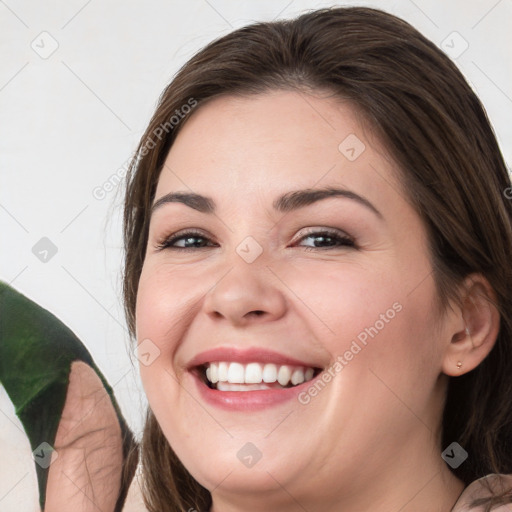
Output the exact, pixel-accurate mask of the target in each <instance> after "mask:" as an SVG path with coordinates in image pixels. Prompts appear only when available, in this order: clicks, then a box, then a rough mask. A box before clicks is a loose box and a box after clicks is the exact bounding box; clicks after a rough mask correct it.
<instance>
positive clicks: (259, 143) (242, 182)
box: [155, 91, 398, 202]
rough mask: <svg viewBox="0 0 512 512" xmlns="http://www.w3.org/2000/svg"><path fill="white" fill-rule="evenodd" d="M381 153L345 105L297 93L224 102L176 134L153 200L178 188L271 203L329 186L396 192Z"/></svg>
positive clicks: (199, 112)
mask: <svg viewBox="0 0 512 512" xmlns="http://www.w3.org/2000/svg"><path fill="white" fill-rule="evenodd" d="M384 150H385V148H383V147H382V146H381V144H380V142H379V141H378V140H377V138H376V137H375V136H374V134H373V133H372V131H371V129H369V127H368V126H365V125H364V124H363V123H362V122H361V118H360V116H359V115H358V112H357V110H356V109H354V108H353V107H352V106H351V105H350V104H349V103H348V102H343V101H341V100H339V99H334V98H332V97H329V98H328V97H326V95H323V97H321V95H320V94H318V95H317V94H315V95H311V94H306V93H303V92H296V91H273V92H269V93H264V94H258V95H250V96H243V97H239V96H237V97H235V96H222V97H218V98H214V99H212V100H209V101H208V102H207V103H206V104H204V105H201V106H199V107H197V108H196V110H195V111H194V112H193V114H192V115H191V116H190V118H188V119H187V121H186V123H185V124H184V125H183V127H182V128H181V131H180V132H179V134H178V136H177V138H176V140H175V141H174V144H173V146H172V148H171V150H170V152H169V154H168V156H167V159H166V162H165V166H164V169H163V170H162V173H161V175H160V178H159V182H158V186H157V191H156V195H155V198H158V197H160V196H162V195H164V194H166V193H167V192H169V191H176V190H179V191H193V192H197V193H205V194H208V195H211V196H215V197H216V198H219V202H222V200H223V199H225V200H231V201H232V200H233V199H234V198H237V199H239V200H241V201H242V202H243V201H245V200H250V199H251V197H254V196H255V195H256V196H257V197H259V198H261V197H263V196H265V197H267V198H268V200H269V202H270V201H272V198H273V197H274V196H277V195H278V194H279V193H282V192H287V191H289V190H291V189H298V188H307V187H315V186H331V185H339V186H345V187H350V188H352V189H354V190H355V191H356V192H357V191H359V192H364V193H365V195H367V196H371V197H374V198H375V197H376V196H378V195H382V194H384V196H385V195H386V194H392V193H393V192H394V193H395V194H396V190H395V191H393V187H391V189H390V183H392V182H395V181H396V173H395V172H394V171H393V165H392V163H391V162H390V160H389V158H385V157H384V156H383V153H384ZM388 189H390V190H388ZM395 189H398V185H397V184H395ZM274 192H275V193H274Z"/></svg>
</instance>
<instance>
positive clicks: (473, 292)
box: [442, 274, 500, 377]
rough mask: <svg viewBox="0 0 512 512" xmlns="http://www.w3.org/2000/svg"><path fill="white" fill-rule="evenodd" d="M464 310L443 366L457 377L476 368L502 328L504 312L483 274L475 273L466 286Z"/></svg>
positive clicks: (468, 278) (454, 330)
mask: <svg viewBox="0 0 512 512" xmlns="http://www.w3.org/2000/svg"><path fill="white" fill-rule="evenodd" d="M462 290H463V292H462V297H461V299H462V310H461V311H460V313H461V314H459V315H457V318H456V319H455V318H454V321H453V322H452V325H453V326H452V327H451V341H450V343H449V345H448V346H447V347H446V351H445V353H444V357H443V361H442V369H443V372H444V373H445V374H446V375H450V376H453V377H457V376H459V375H463V374H464V373H467V372H469V371H471V370H473V369H474V368H476V367H477V366H478V365H479V364H480V363H481V362H482V361H483V360H484V359H485V358H486V357H487V355H488V354H489V352H490V351H491V349H492V348H493V347H494V344H495V342H496V338H497V337H498V332H499V329H500V314H499V311H498V309H497V307H496V303H497V301H496V296H495V293H494V290H493V289H492V287H491V285H490V284H489V282H488V281H487V279H485V277H483V276H482V275H481V274H471V275H469V276H468V277H466V279H465V280H464V283H463V286H462Z"/></svg>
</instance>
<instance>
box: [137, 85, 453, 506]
mask: <svg viewBox="0 0 512 512" xmlns="http://www.w3.org/2000/svg"><path fill="white" fill-rule="evenodd" d="M327 189H333V190H334V189H338V190H339V191H340V192H339V193H338V194H332V195H326V194H324V193H323V192H322V191H325V190H327ZM314 191H317V192H316V193H313V192H314ZM306 192H307V194H306ZM177 193H179V194H183V195H182V196H181V200H180V198H179V197H174V199H173V198H172V197H171V196H168V194H177ZM196 194H197V195H198V196H203V197H204V198H203V197H196ZM166 197H167V201H164V200H163V199H164V198H166ZM205 198H207V199H205ZM160 200H163V201H160ZM155 203H158V206H157V207H156V208H155V209H154V211H153V214H152V217H151V223H150V229H149V241H148V245H147V252H146V257H145V261H144V266H143V269H142V274H141V277H140V283H139V290H138V300H137V310H136V319H137V338H138V342H139V343H142V345H141V349H140V351H141V352H143V353H145V355H142V356H141V355H139V357H140V358H141V366H140V371H141V376H142V381H143V384H144V388H145V391H146V393H147V397H148V400H149V403H150V406H151V408H152V410H153V412H154V414H155V415H156V418H157V420H158V422H159V424H160V425H161V428H162V430H163V432H164V434H165V436H166V438H167V439H168V441H169V442H170V444H171V446H172V447H173V449H174V450H175V452H176V453H177V455H178V456H179V458H180V459H181V461H182V462H183V463H184V465H185V466H186V468H187V469H188V470H189V471H190V472H191V474H192V475H193V476H194V477H195V478H196V479H197V480H198V481H199V482H200V483H201V484H202V485H203V486H205V487H206V488H207V489H209V490H210V491H212V493H213V496H214V502H215V499H216V497H218V499H219V500H220V499H224V498H225V497H227V496H232V497H235V496H236V495H237V493H238V492H243V496H244V497H247V496H250V495H251V493H254V496H253V497H254V499H257V497H259V496H262V494H261V492H262V491H265V492H266V494H265V496H266V497H267V498H268V497H271V496H275V497H276V500H277V501H279V497H282V498H283V500H286V499H288V500H289V499H290V496H293V497H294V499H296V500H297V501H299V502H301V503H306V502H307V496H312V495H316V496H318V495H320V494H321V495H322V496H324V497H325V499H326V500H329V499H330V498H332V499H333V500H335V499H336V494H337V493H340V492H344V491H347V489H349V490H350V491H351V492H354V493H356V492H357V491H358V489H359V490H360V489H368V487H367V484H368V481H369V480H373V481H375V479H379V481H381V480H382V479H383V478H384V479H386V478H389V480H390V481H392V482H394V483H396V478H397V476H398V475H399V472H402V473H401V474H402V476H404V475H406V476H407V477H409V475H410V473H411V466H408V465H407V463H406V461H407V460H413V459H414V460H421V461H422V464H421V465H420V466H421V467H418V466H417V464H415V465H414V466H413V467H414V471H415V472H417V473H418V474H423V473H422V472H423V471H424V469H423V467H424V468H428V470H430V469H431V468H432V467H434V466H435V465H436V464H438V463H442V460H441V457H440V452H439V451H438V448H439V446H438V439H437V437H436V436H435V435H433V434H432V431H434V428H435V427H436V426H437V425H438V422H439V421H440V418H441V412H442V397H443V392H444V389H445V388H444V385H445V384H446V381H445V377H444V376H443V377H441V378H439V376H440V373H441V364H442V358H443V347H444V345H445V344H446V336H447V334H446V332H444V331H443V325H442V324H439V321H438V320H439V319H438V318H436V314H435V311H436V310H435V307H436V303H435V300H436V292H435V288H434V281H433V277H432V268H431V264H430V260H429V256H428V250H427V239H426V232H425V229H424V227H423V225H422V223H421V221H420V218H419V217H418V215H417V214H416V212H415V211H414V210H413V208H412V207H411V206H410V205H409V203H408V202H407V201H406V199H405V197H404V194H403V193H402V192H401V188H400V185H399V183H398V181H397V173H396V170H395V168H394V164H393V162H392V161H391V160H390V159H389V158H387V157H386V156H385V155H384V148H382V146H380V145H379V142H378V140H377V139H375V138H374V137H373V136H372V135H371V133H369V131H368V129H366V130H365V129H363V126H362V125H361V124H360V123H359V122H358V118H357V116H356V115H355V112H354V110H353V109H352V108H351V107H350V106H349V105H348V104H346V103H341V102H339V101H336V100H334V99H332V98H331V99H326V98H320V97H318V96H311V95H306V94H301V93H298V92H287V91H278V92H272V93H267V94H262V95H257V96H251V97H243V98H241V97H238V98H234V97H223V98H216V99H214V100H212V101H210V102H208V103H207V104H205V105H203V106H201V107H198V108H197V110H196V111H195V112H193V113H192V115H191V117H190V118H189V119H188V120H187V122H186V124H185V125H184V126H183V128H182V130H181V132H180V133H179V135H178V137H177V139H176V141H175V143H174V145H173V146H172V149H171V151H170V153H169V155H168V157H167V160H166V163H165V167H164V169H163V170H162V173H161V176H160V178H159V182H158V186H157V190H156V195H155ZM189 231H193V233H192V234H190V233H189ZM171 235H172V236H173V237H174V238H175V240H170V241H168V243H167V247H165V248H163V249H160V250H159V249H158V248H157V245H158V244H159V243H161V242H163V241H164V240H168V239H170V238H171ZM436 320H437V322H436ZM206 373H208V377H209V378H210V379H211V380H213V381H215V380H217V379H220V381H221V382H220V383H219V382H217V383H214V384H210V385H209V384H207V376H206ZM290 379H291V380H292V383H293V384H290V383H289V382H290ZM304 379H310V380H308V381H307V382H303V383H301V382H302V381H303V380H304ZM276 380H277V382H276ZM266 381H268V382H266ZM361 470H364V471H361ZM426 471H427V469H425V472H426ZM404 472H405V473H404ZM430 476H432V475H431V473H430V475H429V477H430ZM426 481H427V478H425V479H424V482H426ZM344 486H346V487H344ZM233 499H235V498H233ZM277 501H276V502H277Z"/></svg>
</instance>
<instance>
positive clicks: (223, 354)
mask: <svg viewBox="0 0 512 512" xmlns="http://www.w3.org/2000/svg"><path fill="white" fill-rule="evenodd" d="M216 361H229V362H231V361H233V362H237V363H241V364H247V363H274V364H277V365H290V366H304V367H306V368H321V365H319V364H317V363H314V362H311V361H308V362H306V361H300V360H299V359H296V358H294V357H291V356H287V355H284V354H281V353H279V352H275V351H273V350H268V349H266V348H260V347H249V348H243V349H242V348H237V347H216V348H211V349H209V350H205V351H204V352H200V353H199V354H197V355H196V356H194V357H193V358H192V359H191V360H190V362H189V363H188V365H187V367H188V369H192V368H194V367H197V366H201V365H204V364H206V363H213V362H216Z"/></svg>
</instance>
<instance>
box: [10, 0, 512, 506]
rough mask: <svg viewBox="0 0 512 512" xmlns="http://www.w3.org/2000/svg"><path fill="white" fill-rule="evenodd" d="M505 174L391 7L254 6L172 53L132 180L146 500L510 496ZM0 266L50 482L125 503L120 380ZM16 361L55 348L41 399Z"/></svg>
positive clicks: (128, 299) (128, 289)
mask: <svg viewBox="0 0 512 512" xmlns="http://www.w3.org/2000/svg"><path fill="white" fill-rule="evenodd" d="M510 187H511V183H510V179H509V177H508V174H507V172H506V168H505V164H504V162H503V158H502V156H501V154H500V151H499V148H498V145H497V143H496V140H495V137H494V134H493V131H492V129H491V127H490V125H489V122H488V120H487V117H486V114H485V111H484V109H483V107H482V105H481V104H480V102H479V100H478V99H477V98H476V96H475V94H474V93H473V92H472V90H471V89H470V87H469V86H468V84H467V83H466V81H465V80H464V78H463V77H462V75H461V74H460V72H459V71H458V70H457V68H456V67H455V65H454V64H453V63H452V62H451V61H450V60H449V59H448V58H447V57H446V56H445V55H444V54H443V53H442V52H441V51H440V50H438V49H437V47H436V46H435V45H433V44H432V43H431V42H429V41H428V40H426V39H425V38H424V37H423V36H421V35H420V34H419V33H418V32H417V31H416V30H415V29H413V28H412V27H411V26H410V25H408V24H407V23H405V22H403V21H401V20H399V19H397V18H395V17H394V16H391V15H389V14H386V13H384V12H381V11H378V10H374V9H368V8H332V9H323V10H317V11H313V12H310V13H307V14H304V15H302V16H300V17H299V18H297V19H294V20H290V21H279V22H273V23H259V24H254V25H251V26H248V27H245V28H243V29H240V30H236V31H234V32H232V33H231V34H228V35H227V36H224V37H222V38H220V39H218V40H216V41H214V42H212V43H211V44H209V45H208V46H207V47H206V48H204V49H203V50H202V51H200V52H199V53H198V54H197V55H196V56H194V57H193V58H192V59H191V60H190V61H189V62H187V63H186V64H185V65H184V67H183V68H182V69H181V70H180V72H179V73H178V74H177V76H176V77H175V79H174V80H173V82H172V83H171V84H170V85H169V86H168V88H167V89H166V90H165V91H164V93H163V95H162V97H161V100H160V103H159V105H158V107H157V110H156V112H155V114H154V116H153V119H152V120H151V122H150V124H149V126H148V128H147V130H146V132H145V134H144V135H143V137H142V139H141V142H140V145H139V148H138V152H137V155H136V158H135V159H134V161H133V163H132V166H131V170H130V174H129V176H128V180H127V188H126V198H125V217H124V237H125V250H126V255H125V268H124V301H125V310H126V316H127V320H128V324H129V328H130V332H131V335H132V337H133V338H134V341H135V340H136V342H137V345H138V352H139V360H140V361H141V365H140V371H141V376H142V381H143V384H144V388H145V391H146V394H147V397H148V401H149V406H150V408H149V410H148V415H147V422H146V426H145V431H144V437H143V440H142V445H141V455H142V469H143V477H144V478H143V480H142V482H143V495H144V501H145V505H146V507H147V509H148V510H149V511H150V512H157V511H158V512H162V511H188V512H192V511H194V510H196V511H201V512H203V511H211V512H226V511H233V510H244V511H259V510H265V511H267V510H280V511H292V510H308V511H310V512H313V511H322V512H330V511H338V510H344V511H349V512H353V511H361V510H379V511H380V510H382V511H384V510H386V511H387V510H393V511H396V510H401V511H402V512H407V511H415V512H417V511H425V512H426V511H429V512H430V511H432V510H443V511H445V510H446V511H449V510H451V511H452V512H464V511H467V510H472V511H477V510H478V511H482V510H485V511H490V510H494V511H500V512H503V511H505V510H510V509H511V503H512V491H511V488H512V482H511V480H512V476H511V475H508V474H509V473H512V443H511V441H512V408H511V407H512V406H511V405H510V400H509V397H510V396H511V393H512V379H511V377H510V375H511V365H512V362H511V361H512V353H511V352H512V347H511V343H512V336H511V335H512V333H511V329H512V326H511V311H512V304H511V292H510V290H511V289H512V275H511V271H510V269H509V261H508V255H509V254H510V248H511V246H512V233H511V222H510V221H511V216H512V211H511V205H510V202H509V200H508V199H507V197H510V190H512V189H511V188H510ZM0 292H1V293H0V299H1V300H0V306H1V308H0V309H1V310H2V315H0V317H2V319H7V318H8V319H9V321H8V322H7V321H5V322H3V324H2V333H1V334H2V335H1V336H0V341H2V343H0V349H2V350H3V351H4V352H3V354H4V357H3V359H2V358H0V362H2V361H4V364H3V365H0V370H1V371H0V380H2V382H3V383H4V385H5V387H6V389H7V390H8V392H10V394H11V395H12V397H13V401H14V402H15V405H16V406H17V410H18V411H23V414H24V416H23V417H22V419H24V420H25V423H24V425H25V428H26V431H27V432H29V433H30V432H32V437H31V443H32V446H33V448H37V450H36V457H37V456H40V457H42V458H43V459H45V460H46V459H48V464H50V455H49V454H50V452H46V451H45V450H46V448H41V446H42V445H41V444H40V443H41V440H47V441H51V442H50V443H49V444H50V445H52V446H53V448H55V450H56V452H57V453H58V458H57V459H56V460H54V461H53V462H51V465H48V464H45V467H44V468H38V477H39V483H40V489H41V492H42V494H41V503H42V504H44V498H45V496H44V491H46V494H47V497H48V499H47V500H46V508H47V509H48V510H50V509H51V510H69V509H70V508H72V509H73V510H75V509H76V510H78V509H80V510H89V509H91V510H95V509H97V508H101V509H102V510H121V509H123V510H127V509H126V507H124V500H125V497H126V495H127V491H128V486H129V483H130V481H132V478H133V471H134V469H135V467H134V466H135V464H136V458H137V449H136V447H135V443H134V441H133V439H132V436H131V433H130V432H129V430H128V428H127V426H126V424H125V423H124V420H123V419H122V417H121V416H120V414H119V410H118V409H117V406H116V403H115V400H113V397H112V396H111V398H110V400H109V395H110V394H111V389H110V388H109V387H108V385H107V384H106V381H105V379H104V378H103V377H102V376H101V375H100V374H99V370H98V369H97V368H96V367H95V366H94V364H93V361H92V359H91V358H90V356H89V355H88V354H87V353H85V352H84V350H83V347H82V346H81V344H80V343H79V341H78V340H75V339H74V338H73V336H72V334H71V333H69V332H68V333H67V334H66V336H67V339H68V340H72V343H71V342H67V343H64V342H62V340H60V341H61V342H62V343H61V344H60V345H58V344H57V343H56V341H55V338H56V337H55V335H54V332H57V331H55V329H56V328H54V327H52V329H54V330H52V329H50V330H48V326H47V324H48V322H49V320H48V318H49V317H48V316H47V315H46V313H44V312H41V311H39V313H38V314H39V318H40V319H42V320H41V322H42V323H41V325H42V326H43V327H44V326H45V325H46V328H47V331H45V332H47V333H49V334H48V335H47V336H46V342H48V343H50V344H51V346H52V347H53V350H54V352H55V354H56V355H55V356H54V355H53V353H54V352H51V354H50V353H48V352H47V351H46V350H42V348H41V343H39V341H38V340H39V338H38V337H37V336H42V334H41V333H42V332H43V328H42V327H41V325H39V324H38V325H35V323H34V322H35V321H34V314H32V313H31V314H28V313H27V312H28V311H29V308H33V306H28V305H26V304H27V302H26V301H24V300H23V299H21V298H20V297H18V296H17V295H16V294H15V293H14V292H12V291H10V290H8V289H7V288H6V287H3V291H2V290H0ZM21 310H23V311H25V313H26V314H25V317H23V316H18V311H21ZM29 325H30V333H36V334H37V335H36V334H34V336H32V334H30V333H29V334H30V336H29V335H26V336H25V338H26V340H29V341H30V342H31V343H32V345H31V346H32V348H27V349H26V351H25V352H23V350H22V349H21V348H20V344H19V343H18V338H17V336H18V333H19V332H20V329H21V330H26V329H28V327H27V328H25V326H29ZM58 332H61V333H62V332H64V330H63V328H61V327H59V328H58ZM4 338H5V339H6V340H8V343H4V341H5V340H4ZM27 347H28V345H27ZM72 347H74V348H72ZM10 350H12V351H13V354H11V353H10V352H9V351H10ZM37 350H39V351H42V353H43V354H45V357H46V359H47V360H48V361H49V362H48V363H45V364H42V362H44V361H43V360H42V359H41V357H37V358H34V357H32V360H33V361H32V362H33V363H34V364H33V365H32V366H30V365H28V366H27V364H26V363H27V360H28V359H30V358H28V357H27V354H32V356H33V355H34V354H35V353H37ZM5 354H8V355H9V357H6V356H5ZM59 354H60V355H59ZM13 361H18V363H19V365H21V366H20V368H21V369H22V371H21V374H23V372H25V374H26V373H27V371H26V368H28V367H30V368H32V369H34V368H36V369H37V370H38V373H37V372H36V373H37V374H41V375H42V376H43V377H44V378H45V379H46V378H49V376H50V375H51V376H52V378H53V377H55V375H54V374H55V372H53V371H52V372H48V371H47V370H48V365H49V364H52V365H54V366H55V365H56V366H59V365H60V366H59V368H60V369H61V370H62V372H61V373H60V374H59V380H58V382H57V383H56V384H55V385H56V386H57V388H58V393H59V399H58V400H56V399H55V398H53V402H54V404H53V405H54V407H53V408H51V409H48V410H49V412H47V416H48V418H49V419H46V420H45V419H44V418H43V419H41V414H40V410H41V407H36V405H38V403H36V402H35V401H34V400H28V399H26V400H25V398H26V396H28V395H30V393H32V391H33V390H32V388H30V387H29V388H27V389H24V394H23V393H22V394H20V393H19V387H20V386H19V378H18V376H19V375H20V372H19V371H18V369H17V367H16V364H13ZM63 361H64V362H65V364H64V363H63ZM33 373H34V372H33ZM94 373H96V375H94ZM26 380H27V379H26ZM45 382H46V381H44V383H43V384H44V385H41V386H39V388H41V389H42V390H43V391H44V396H43V395H41V394H39V395H37V397H39V398H38V400H41V401H43V402H44V403H45V404H46V403H47V402H48V401H49V400H50V401H51V399H52V397H54V395H55V393H50V394H48V393H47V392H46V391H47V385H46V384H45ZM57 388H56V389H57ZM29 392H30V393H29ZM47 395H48V396H47ZM43 399H44V400H43ZM57 402H58V403H57ZM91 402H94V407H93V409H94V410H96V415H95V416H93V415H91V414H89V411H90V407H88V404H90V403H91ZM96 403H101V407H99V406H98V407H99V408H97V409H96V405H95V404H96ZM39 405H40V404H39ZM57 406H58V407H57ZM45 410H46V409H45ZM84 411H85V413H84ZM100 411H101V414H100ZM50 413H51V414H50ZM20 414H21V413H20ZM57 417H59V418H58V421H57V420H56V419H55V418H57ZM98 419H100V420H101V421H100V424H99V423H98ZM27 426H28V427H29V428H27ZM44 446H46V445H44ZM50 448H51V446H50ZM121 461H124V463H123V467H121ZM36 462H37V461H36ZM43 469H44V471H43ZM122 469H124V471H121V470H122ZM133 482H135V480H133ZM133 482H132V488H131V489H130V493H128V498H127V506H128V505H133V500H132V501H131V497H132V496H133V494H132V493H131V491H132V490H133V489H134V484H133ZM106 484H107V485H106ZM77 489H79V490H81V491H82V493H83V494H81V493H80V492H78V491H77ZM84 489H86V490H87V492H85V491H84ZM118 489H120V491H119V492H117V491H118ZM89 491H90V492H89ZM73 500H76V505H75V501H73ZM71 503H73V505H71Z"/></svg>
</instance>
